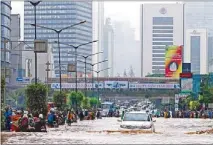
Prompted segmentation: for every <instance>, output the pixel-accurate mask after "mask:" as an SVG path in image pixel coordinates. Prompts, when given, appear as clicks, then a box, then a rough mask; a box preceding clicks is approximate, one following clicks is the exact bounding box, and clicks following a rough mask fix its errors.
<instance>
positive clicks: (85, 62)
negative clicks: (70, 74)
mask: <svg viewBox="0 0 213 145" xmlns="http://www.w3.org/2000/svg"><path fill="white" fill-rule="evenodd" d="M100 53H103V51H101V52H97V53H93V54H89V55H86V56H85V55H81V54H77V56H80V57H83V58H84V61H83V62H84V64H85V66H84V68H85V70H84V73H85V77H84V79H85V85H84V86H85V92H84V93H85V96H87V91H86V90H87V84H86V83H87V76H86V74H87V70H86V67H87V66H86V64H87V58H88V57H90V56H93V55H96V54H100Z"/></svg>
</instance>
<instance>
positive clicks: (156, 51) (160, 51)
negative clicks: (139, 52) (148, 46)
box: [152, 50, 165, 53]
mask: <svg viewBox="0 0 213 145" xmlns="http://www.w3.org/2000/svg"><path fill="white" fill-rule="evenodd" d="M152 53H165V50H152Z"/></svg>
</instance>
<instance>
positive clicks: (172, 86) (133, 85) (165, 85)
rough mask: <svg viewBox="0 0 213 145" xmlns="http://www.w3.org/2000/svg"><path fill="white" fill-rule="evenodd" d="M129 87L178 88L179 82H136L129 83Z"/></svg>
mask: <svg viewBox="0 0 213 145" xmlns="http://www.w3.org/2000/svg"><path fill="white" fill-rule="evenodd" d="M129 88H130V89H179V88H180V85H179V84H138V83H129Z"/></svg>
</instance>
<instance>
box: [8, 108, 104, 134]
mask: <svg viewBox="0 0 213 145" xmlns="http://www.w3.org/2000/svg"><path fill="white" fill-rule="evenodd" d="M4 117H5V120H4V122H5V130H7V131H15V132H46V131H47V127H58V126H59V125H64V124H68V125H69V126H71V124H72V123H74V122H77V120H80V121H83V120H94V119H95V118H97V119H100V118H101V113H100V111H99V110H96V109H92V110H87V109H85V110H82V109H77V110H76V111H74V110H73V109H67V110H63V111H58V110H56V109H54V108H51V109H50V110H49V112H48V114H47V116H45V117H44V115H43V114H39V113H31V112H30V111H24V110H12V109H11V108H10V107H6V109H5V113H4Z"/></svg>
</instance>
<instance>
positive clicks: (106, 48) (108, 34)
mask: <svg viewBox="0 0 213 145" xmlns="http://www.w3.org/2000/svg"><path fill="white" fill-rule="evenodd" d="M113 54H114V30H113V28H112V24H111V19H110V18H107V19H106V22H105V25H104V39H103V57H102V59H103V60H104V59H108V61H107V62H104V63H102V64H101V66H102V69H105V68H110V69H109V70H106V71H103V72H102V73H101V74H102V75H101V76H104V77H112V76H113V70H114V55H113Z"/></svg>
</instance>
